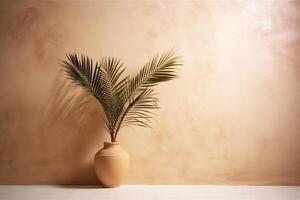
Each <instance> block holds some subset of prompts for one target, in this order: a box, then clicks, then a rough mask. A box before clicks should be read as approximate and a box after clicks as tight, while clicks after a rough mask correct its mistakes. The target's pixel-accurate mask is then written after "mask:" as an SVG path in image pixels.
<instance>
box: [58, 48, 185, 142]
mask: <svg viewBox="0 0 300 200" xmlns="http://www.w3.org/2000/svg"><path fill="white" fill-rule="evenodd" d="M181 65H182V63H181V61H180V58H179V57H178V56H175V53H174V52H173V51H167V52H165V53H163V54H162V55H161V56H158V55H157V56H155V57H153V58H152V59H150V61H149V62H147V63H146V64H145V65H144V66H143V67H142V69H141V70H140V71H139V72H138V73H137V74H136V75H135V76H125V77H123V78H121V76H122V75H123V73H124V71H125V68H124V67H123V64H122V63H121V61H120V60H119V59H117V58H114V57H106V58H103V59H101V61H100V62H96V63H95V62H93V60H92V59H91V58H89V57H87V56H82V55H81V57H80V58H79V57H78V56H77V55H76V54H68V55H67V60H66V61H62V66H63V68H64V70H65V72H66V74H67V75H68V78H69V79H71V80H72V81H73V82H74V83H76V84H78V85H79V86H81V87H82V88H84V89H85V90H86V91H87V92H89V93H90V94H91V95H93V96H94V97H95V98H96V99H97V101H98V102H99V103H100V104H101V106H102V108H103V111H104V112H103V113H104V121H105V129H106V130H107V132H108V133H109V134H110V138H111V142H115V141H116V137H117V135H118V132H119V130H120V128H121V127H122V126H129V125H137V126H141V127H151V126H150V119H151V118H153V110H155V109H158V106H157V102H158V98H157V96H156V95H155V93H154V91H153V86H155V85H157V84H158V83H160V82H165V81H169V80H171V79H174V78H176V77H177V67H178V66H181Z"/></svg>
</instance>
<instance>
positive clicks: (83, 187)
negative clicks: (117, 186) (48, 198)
mask: <svg viewBox="0 0 300 200" xmlns="http://www.w3.org/2000/svg"><path fill="white" fill-rule="evenodd" d="M54 187H58V188H63V189H107V188H105V187H102V186H101V185H55V186H54Z"/></svg>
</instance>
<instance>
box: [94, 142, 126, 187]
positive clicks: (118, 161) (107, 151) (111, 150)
mask: <svg viewBox="0 0 300 200" xmlns="http://www.w3.org/2000/svg"><path fill="white" fill-rule="evenodd" d="M94 167H95V171H96V175H97V177H98V179H99V180H100V182H101V184H102V185H103V186H104V187H109V188H111V187H119V186H120V185H121V183H122V180H123V179H124V177H125V176H126V174H127V172H128V168H129V154H128V153H127V152H126V151H125V150H124V149H122V148H121V146H120V143H119V142H104V146H103V148H102V149H100V150H99V151H98V152H97V153H96V154H95V159H94Z"/></svg>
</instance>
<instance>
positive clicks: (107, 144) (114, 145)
mask: <svg viewBox="0 0 300 200" xmlns="http://www.w3.org/2000/svg"><path fill="white" fill-rule="evenodd" d="M118 147H120V142H104V147H103V148H105V149H106V148H118Z"/></svg>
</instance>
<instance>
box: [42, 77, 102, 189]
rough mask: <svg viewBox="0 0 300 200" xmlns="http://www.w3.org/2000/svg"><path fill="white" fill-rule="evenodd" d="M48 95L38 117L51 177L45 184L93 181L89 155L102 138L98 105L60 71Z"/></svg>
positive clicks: (97, 147) (91, 182)
mask: <svg viewBox="0 0 300 200" xmlns="http://www.w3.org/2000/svg"><path fill="white" fill-rule="evenodd" d="M49 94H50V96H49V98H48V99H47V100H46V101H47V103H46V105H47V106H46V108H45V112H44V113H43V115H42V117H41V119H40V123H41V126H42V127H43V128H42V133H41V135H42V137H43V138H42V139H41V149H42V151H43V154H44V155H45V159H46V160H47V163H48V166H47V172H48V173H49V172H50V173H51V174H53V176H54V177H53V180H50V181H47V184H49V182H50V183H53V184H97V183H98V181H97V178H96V175H95V172H94V168H93V158H94V155H95V153H96V151H97V150H99V149H100V148H101V143H102V141H103V140H104V137H105V133H104V122H103V120H102V114H101V112H102V111H101V107H100V104H99V103H98V102H97V101H96V100H95V99H94V97H92V96H91V95H89V94H88V93H87V92H85V91H83V90H82V89H81V88H79V87H78V86H76V85H75V84H73V83H72V82H71V81H70V80H67V79H66V78H65V76H64V74H63V73H61V72H60V73H59V74H58V76H57V77H56V78H55V79H54V82H53V85H52V87H51V88H50V91H49ZM47 177H49V174H48V176H47Z"/></svg>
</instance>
